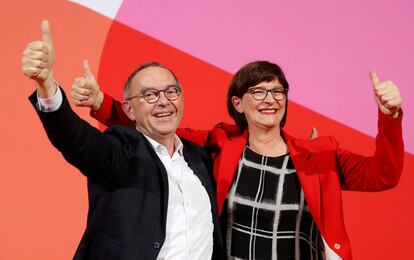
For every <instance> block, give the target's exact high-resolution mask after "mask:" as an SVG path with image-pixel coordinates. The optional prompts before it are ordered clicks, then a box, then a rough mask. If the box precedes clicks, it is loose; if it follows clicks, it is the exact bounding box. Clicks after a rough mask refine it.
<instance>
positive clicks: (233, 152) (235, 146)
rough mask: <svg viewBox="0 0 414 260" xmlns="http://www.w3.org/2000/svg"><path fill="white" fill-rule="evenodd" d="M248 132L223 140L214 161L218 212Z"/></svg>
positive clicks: (230, 182)
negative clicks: (219, 152) (219, 151)
mask: <svg viewBox="0 0 414 260" xmlns="http://www.w3.org/2000/svg"><path fill="white" fill-rule="evenodd" d="M247 136H248V133H247V131H246V132H244V133H243V135H240V136H237V137H235V138H233V139H228V140H226V141H225V142H223V144H222V145H223V146H222V148H221V156H217V158H216V161H215V163H214V170H213V172H214V173H215V176H214V177H215V178H216V181H217V194H216V196H217V204H218V209H219V214H221V211H222V209H223V204H224V200H225V199H226V196H227V192H228V190H229V188H230V185H231V184H232V182H233V178H234V174H235V173H236V169H237V165H238V164H239V161H240V158H241V157H242V153H243V149H244V146H245V145H246V140H247Z"/></svg>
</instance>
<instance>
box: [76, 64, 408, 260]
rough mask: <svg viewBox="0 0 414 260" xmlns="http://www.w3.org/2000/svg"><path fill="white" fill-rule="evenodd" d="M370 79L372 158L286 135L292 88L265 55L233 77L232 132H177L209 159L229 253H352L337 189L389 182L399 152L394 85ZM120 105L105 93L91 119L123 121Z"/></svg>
mask: <svg viewBox="0 0 414 260" xmlns="http://www.w3.org/2000/svg"><path fill="white" fill-rule="evenodd" d="M371 80H372V83H373V85H374V90H375V95H376V98H377V104H378V106H379V111H380V112H379V113H378V115H379V119H378V126H379V127H378V130H379V132H378V135H377V137H376V145H377V146H376V151H375V155H374V156H373V157H364V156H361V155H357V154H354V153H352V152H350V151H346V150H343V149H340V148H338V142H337V141H336V140H335V139H334V138H333V137H320V138H317V139H315V140H299V139H295V138H294V137H291V136H290V135H289V134H288V133H286V131H284V130H283V126H284V125H285V122H286V115H287V105H288V90H289V84H288V82H287V80H286V79H285V76H284V74H283V71H282V70H281V69H280V67H279V66H278V65H276V64H273V63H270V62H267V61H256V62H252V63H249V64H247V65H245V66H244V67H243V68H241V69H240V70H239V71H238V72H237V73H236V74H235V75H234V77H233V80H232V82H231V84H230V87H229V90H228V95H227V108H228V112H229V113H230V115H231V117H232V118H233V119H234V121H235V123H236V125H237V128H236V127H235V126H231V125H226V124H223V123H221V124H218V125H216V126H215V127H214V128H213V129H212V130H211V131H201V132H200V131H193V130H191V129H182V130H180V131H179V132H177V133H178V134H179V135H180V136H181V137H183V138H187V139H189V140H190V141H193V142H196V143H197V144H199V145H200V146H203V147H205V148H206V149H207V150H208V151H209V152H210V153H211V155H212V158H213V159H214V170H213V171H214V176H215V178H216V182H217V194H216V196H217V203H218V208H219V211H220V214H221V218H222V222H223V226H224V229H223V230H224V231H225V233H226V241H227V256H228V258H229V259H232V258H235V257H237V258H241V259H276V258H278V259H299V258H302V259H321V258H322V257H323V256H324V257H326V259H352V256H351V249H350V243H349V239H348V236H347V234H346V230H345V226H344V220H343V212H342V211H343V210H342V198H341V190H342V189H343V190H357V191H380V190H386V189H389V188H392V187H395V185H397V183H398V181H399V178H400V174H401V171H402V164H403V157H404V147H403V141H402V133H401V132H402V131H401V117H402V113H401V110H400V106H401V97H400V94H399V92H398V88H397V87H396V86H395V85H394V84H393V83H392V82H382V83H380V82H379V81H378V79H377V77H376V75H375V73H372V74H371ZM82 88H84V86H74V87H73V92H74V94H72V98H73V100H74V103H75V104H76V105H85V103H82V102H85V101H80V100H79V99H76V95H77V94H76V92H79V89H82ZM96 88H97V85H96ZM98 90H99V89H98ZM100 95H102V93H101V94H100ZM98 109H99V106H98ZM121 110H122V109H121V105H120V103H119V102H117V101H115V100H113V99H112V98H111V97H109V96H105V97H104V99H103V103H102V105H100V110H99V111H98V112H97V113H95V114H94V116H95V117H96V118H97V119H99V120H100V121H101V122H103V123H106V124H113V123H124V124H125V123H129V122H128V120H125V116H124V115H123V113H122V112H121Z"/></svg>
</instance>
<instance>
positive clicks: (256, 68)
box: [227, 61, 289, 131]
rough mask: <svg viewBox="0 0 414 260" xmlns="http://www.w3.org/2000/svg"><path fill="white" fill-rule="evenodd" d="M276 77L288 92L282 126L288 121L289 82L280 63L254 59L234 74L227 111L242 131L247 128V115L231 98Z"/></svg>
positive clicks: (228, 95) (240, 96) (228, 96)
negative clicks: (238, 108) (240, 111)
mask: <svg viewBox="0 0 414 260" xmlns="http://www.w3.org/2000/svg"><path fill="white" fill-rule="evenodd" d="M275 79H278V80H279V82H280V84H282V86H283V88H284V90H285V93H286V109H285V114H284V115H283V118H282V120H281V121H280V127H283V126H284V125H285V123H286V115H287V105H288V99H287V93H288V90H289V83H288V82H287V80H286V78H285V74H284V73H283V71H282V69H281V68H280V67H279V66H278V65H276V64H274V63H271V62H268V61H254V62H251V63H249V64H247V65H245V66H243V67H242V68H241V69H240V70H239V71H237V72H236V74H235V75H234V76H233V79H232V81H231V83H230V86H229V90H228V92H227V111H228V112H229V114H230V116H231V117H232V118H233V119H234V121H235V123H236V125H237V126H238V127H239V128H240V129H241V130H242V131H244V130H245V129H246V128H247V121H246V117H245V115H244V114H243V113H239V112H237V110H236V109H235V108H234V106H233V102H232V100H231V98H232V97H233V96H236V97H239V98H242V97H243V95H244V94H245V93H246V92H247V90H248V89H249V88H250V87H253V86H255V85H257V84H259V83H260V82H271V81H273V80H275Z"/></svg>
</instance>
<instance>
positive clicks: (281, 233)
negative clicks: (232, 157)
mask: <svg viewBox="0 0 414 260" xmlns="http://www.w3.org/2000/svg"><path fill="white" fill-rule="evenodd" d="M224 207H225V208H224V210H223V215H222V217H221V218H222V224H223V227H225V228H226V229H227V231H226V232H225V235H226V250H227V257H228V259H283V260H285V259H315V260H316V259H323V258H322V255H324V252H323V251H324V249H323V242H322V239H321V236H320V234H319V230H318V228H317V226H316V224H315V222H314V221H313V218H312V216H311V214H310V213H309V209H308V206H307V204H306V201H305V197H304V194H303V191H302V188H301V185H300V183H299V179H298V177H297V175H296V171H295V169H294V166H293V163H292V161H291V159H290V155H289V154H286V155H283V156H279V157H267V156H262V155H260V154H257V153H255V152H254V151H252V150H251V149H249V147H248V146H246V147H245V149H244V152H243V156H242V158H241V160H240V162H239V167H238V170H237V173H236V175H235V177H234V180H233V184H232V186H231V188H230V191H229V193H228V195H227V198H226V202H225V205H224ZM226 208H227V211H226Z"/></svg>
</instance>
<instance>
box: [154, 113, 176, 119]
mask: <svg viewBox="0 0 414 260" xmlns="http://www.w3.org/2000/svg"><path fill="white" fill-rule="evenodd" d="M172 114H173V112H160V113H155V114H154V116H155V117H156V118H165V117H169V116H171V115H172Z"/></svg>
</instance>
